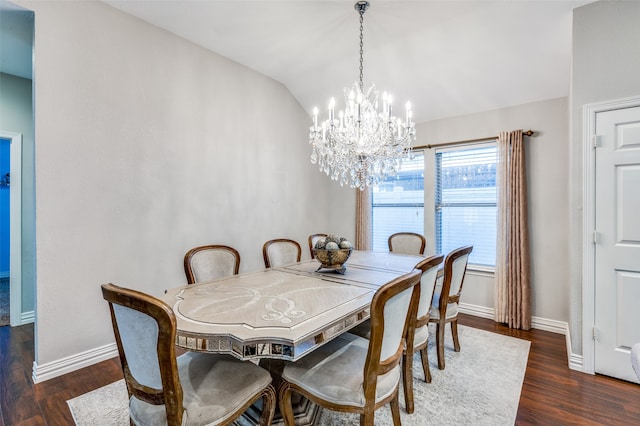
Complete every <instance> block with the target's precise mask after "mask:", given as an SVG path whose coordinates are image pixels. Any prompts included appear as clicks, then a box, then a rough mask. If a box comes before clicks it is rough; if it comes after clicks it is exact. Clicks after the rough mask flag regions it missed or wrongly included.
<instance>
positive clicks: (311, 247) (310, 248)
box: [308, 234, 328, 259]
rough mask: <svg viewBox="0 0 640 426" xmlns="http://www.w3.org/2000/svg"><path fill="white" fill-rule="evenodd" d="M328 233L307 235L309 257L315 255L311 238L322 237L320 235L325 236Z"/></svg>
mask: <svg viewBox="0 0 640 426" xmlns="http://www.w3.org/2000/svg"><path fill="white" fill-rule="evenodd" d="M327 235H328V234H311V235H309V238H308V242H309V254H311V258H312V259H313V258H315V256H314V255H313V245H314V244H313V240H314V239H316V238H322V237H326V236H327Z"/></svg>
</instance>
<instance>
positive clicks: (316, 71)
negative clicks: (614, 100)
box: [3, 0, 591, 122]
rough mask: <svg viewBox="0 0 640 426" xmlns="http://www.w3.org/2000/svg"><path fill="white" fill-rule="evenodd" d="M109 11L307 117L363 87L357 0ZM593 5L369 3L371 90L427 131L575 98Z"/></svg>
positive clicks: (142, 1)
mask: <svg viewBox="0 0 640 426" xmlns="http://www.w3.org/2000/svg"><path fill="white" fill-rule="evenodd" d="M3 1H4V0H3ZM104 2H105V3H107V4H108V5H111V6H113V7H115V8H118V9H120V10H122V11H124V12H126V13H129V14H131V15H134V16H136V17H138V18H140V19H142V20H144V21H147V22H149V23H151V24H153V25H156V26H158V27H161V28H164V29H166V30H167V31H170V32H172V33H174V34H176V35H178V36H180V37H183V38H185V39H188V40H190V41H192V42H194V43H196V44H199V45H201V46H203V47H205V48H207V49H210V50H212V51H214V52H217V53H219V54H221V55H223V56H226V57H228V58H230V59H232V60H234V61H236V62H238V63H240V64H243V65H245V66H247V67H249V68H251V69H254V70H256V71H258V72H260V73H262V74H265V75H267V76H269V77H271V78H273V79H274V80H277V81H279V82H281V83H282V84H283V85H285V86H286V87H287V88H288V89H289V90H290V91H291V93H292V94H293V96H295V97H296V99H297V100H298V101H299V102H300V104H301V106H302V107H303V108H304V109H305V110H306V111H308V112H311V110H312V109H313V107H314V106H318V107H319V108H320V109H321V110H322V109H324V108H325V107H326V104H327V102H328V100H329V98H330V97H331V96H334V97H336V99H339V98H340V97H341V96H342V88H343V87H349V86H351V85H352V84H353V83H354V82H355V81H356V80H357V79H358V75H359V70H358V66H359V63H358V51H359V35H358V30H359V23H358V15H357V13H356V11H355V10H354V3H355V1H354V0H333V1H316V0H296V1H293V0H289V1H271V0H255V1H246V0H231V1H229V0H224V1H220V0H162V1H160V0H104ZM590 2H591V0H555V1H553V0H551V1H545V0H522V1H514V0H498V1H490V0H487V1H479V0H473V1H454V0H440V1H433V0H414V1H402V0H378V1H376V0H371V1H370V3H371V7H370V8H369V10H368V11H367V12H366V13H365V16H364V80H365V86H369V85H370V84H371V83H375V85H376V87H377V88H378V89H380V90H381V91H388V92H390V93H392V94H393V96H394V99H395V100H396V101H395V103H396V108H402V107H403V105H404V103H405V102H406V101H407V100H410V101H411V103H412V105H413V109H414V114H415V119H416V121H417V122H423V121H428V120H433V119H438V118H445V117H452V116H458V115H464V114H470V113H474V112H479V111H485V110H491V109H496V108H501V107H505V106H512V105H518V104H523V103H528V102H535V101H538V100H543V99H550V98H556V97H562V96H567V95H568V94H569V77H570V66H571V26H572V10H573V8H575V7H579V6H582V5H584V4H586V3H590ZM339 105H340V102H339Z"/></svg>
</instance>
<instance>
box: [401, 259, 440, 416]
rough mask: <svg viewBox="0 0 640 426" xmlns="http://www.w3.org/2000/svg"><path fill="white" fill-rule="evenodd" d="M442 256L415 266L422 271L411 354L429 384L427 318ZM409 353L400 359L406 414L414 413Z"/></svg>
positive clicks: (411, 363) (411, 361)
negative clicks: (416, 357)
mask: <svg viewBox="0 0 640 426" xmlns="http://www.w3.org/2000/svg"><path fill="white" fill-rule="evenodd" d="M443 259H444V256H442V255H436V256H431V257H429V258H427V259H424V260H423V261H421V262H420V263H418V264H417V265H416V269H419V270H420V271H422V275H421V276H420V301H419V303H418V310H417V312H416V317H415V318H416V319H415V325H414V335H413V336H414V337H413V352H412V354H413V353H416V352H419V353H420V360H421V361H422V371H423V372H424V381H425V382H427V383H431V370H430V369H429V355H428V346H429V318H430V309H431V303H432V301H433V293H434V290H435V288H436V278H437V276H438V268H439V267H440V264H441V263H442V260H443ZM409 353H410V352H409V351H406V350H405V351H404V354H403V358H402V367H403V371H402V384H403V388H404V402H405V409H406V410H407V413H409V414H411V413H413V411H414V403H413V368H412V367H413V360H411V359H408V356H409Z"/></svg>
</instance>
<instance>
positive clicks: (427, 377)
mask: <svg viewBox="0 0 640 426" xmlns="http://www.w3.org/2000/svg"><path fill="white" fill-rule="evenodd" d="M420 359H421V360H422V371H423V372H424V381H425V382H427V383H431V369H430V368H429V353H428V351H427V346H425V347H424V348H422V349H420Z"/></svg>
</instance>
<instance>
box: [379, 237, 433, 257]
mask: <svg viewBox="0 0 640 426" xmlns="http://www.w3.org/2000/svg"><path fill="white" fill-rule="evenodd" d="M387 242H388V244H389V251H392V252H394V253H403V254H417V255H422V254H423V253H424V248H425V246H426V245H427V241H426V239H425V238H424V236H423V235H420V234H416V233H415V232H397V233H395V234H392V235H391V236H389V240H388V241H387Z"/></svg>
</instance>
